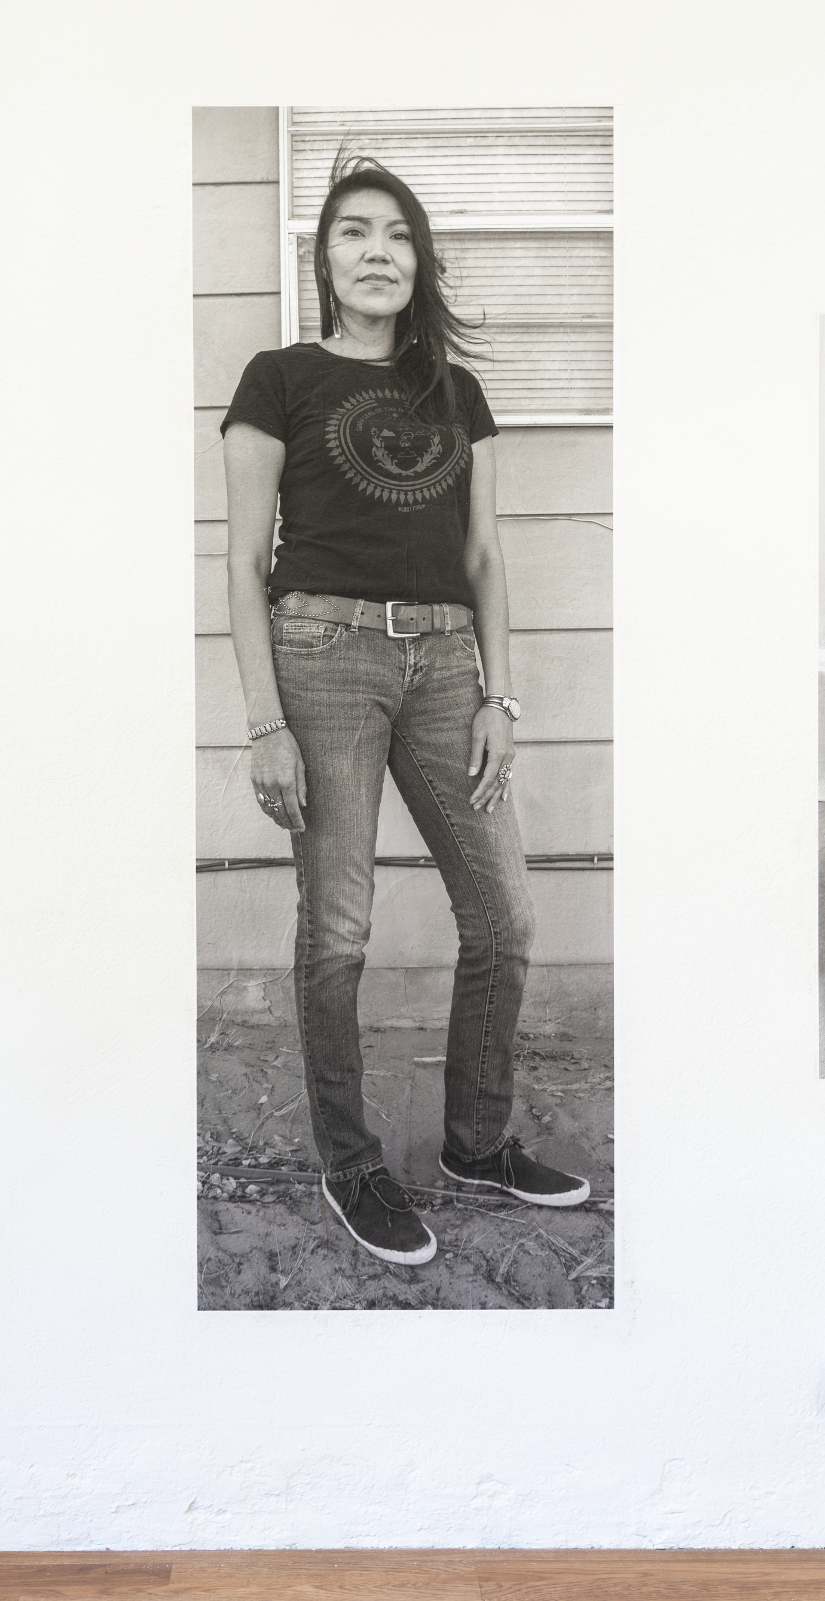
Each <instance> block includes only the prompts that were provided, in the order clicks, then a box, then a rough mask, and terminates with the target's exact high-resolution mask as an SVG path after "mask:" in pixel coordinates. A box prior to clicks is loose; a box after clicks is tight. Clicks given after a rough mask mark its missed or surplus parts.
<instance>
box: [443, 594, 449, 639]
mask: <svg viewBox="0 0 825 1601" xmlns="http://www.w3.org/2000/svg"><path fill="white" fill-rule="evenodd" d="M443 610H444V632H445V634H449V633H450V608H449V606H448V605H447V602H446V601H445V602H444V607H443Z"/></svg>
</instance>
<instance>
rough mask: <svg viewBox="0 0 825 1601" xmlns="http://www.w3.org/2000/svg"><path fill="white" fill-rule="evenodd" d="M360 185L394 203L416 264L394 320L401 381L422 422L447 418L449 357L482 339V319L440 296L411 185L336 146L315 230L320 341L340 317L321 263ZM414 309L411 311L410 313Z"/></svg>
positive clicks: (428, 235) (451, 391) (425, 222)
mask: <svg viewBox="0 0 825 1601" xmlns="http://www.w3.org/2000/svg"><path fill="white" fill-rule="evenodd" d="M359 189H377V190H379V191H380V192H381V193H384V194H390V195H392V196H393V199H395V200H397V202H398V205H399V207H400V209H401V211H402V213H403V215H404V217H405V219H406V222H407V225H408V227H409V230H410V233H411V235H412V243H413V249H414V250H415V254H416V258H417V261H418V270H417V272H416V275H415V285H414V288H413V294H412V299H411V301H410V302H409V304H408V305H406V306H404V307H403V309H402V310H401V311H399V312H398V314H397V316H396V319H395V349H394V350H393V353H392V360H393V362H394V363H395V364H396V366H397V370H398V374H399V377H400V378H401V380H402V382H403V383H404V385H405V387H406V390H407V393H408V397H409V401H410V405H411V407H412V409H413V410H414V411H416V412H418V414H419V415H420V416H421V417H422V418H423V419H424V420H425V421H427V422H446V421H449V420H450V419H451V418H452V417H453V416H454V415H455V388H454V385H453V379H452V374H451V372H450V369H449V366H448V364H447V361H448V356H457V357H460V358H462V359H463V360H465V361H466V359H467V355H468V352H467V350H466V346H467V345H468V344H480V343H486V340H480V339H479V337H478V334H477V332H476V330H477V327H479V326H481V325H480V324H475V323H469V322H466V321H464V320H463V319H462V318H461V317H457V316H456V314H455V312H454V311H452V310H451V308H450V306H449V305H448V304H447V300H446V298H445V290H446V282H447V270H446V267H445V265H444V262H443V260H442V259H441V257H440V256H438V255H437V254H436V250H435V245H434V244H433V236H432V230H431V228H430V220H429V217H428V216H427V213H426V211H425V210H424V207H423V206H422V204H421V201H420V200H419V199H418V198H417V196H416V195H414V194H413V192H412V190H411V189H410V187H409V185H408V184H406V183H404V181H403V179H402V178H397V177H396V175H395V173H394V172H389V171H388V169H387V168H386V167H384V166H382V165H381V162H380V161H376V160H375V157H374V156H351V155H348V154H347V153H346V150H345V146H344V145H342V146H341V147H340V148H339V150H338V154H337V155H336V157H335V161H334V162H333V165H332V171H331V173H330V175H329V189H328V192H327V196H326V199H325V201H324V204H323V206H322V207H321V215H320V217H319V218H318V231H317V233H316V235H315V282H316V285H317V287H318V300H319V303H320V307H321V338H322V339H329V338H330V336H331V334H332V311H333V306H334V307H335V311H336V315H340V312H339V305H338V299H337V296H336V294H335V291H334V289H333V287H332V275H331V273H330V272H329V270H328V267H327V240H328V239H329V231H330V228H331V226H332V224H333V222H334V220H335V217H336V215H337V212H338V208H339V205H340V203H341V201H342V200H343V199H344V197H345V196H346V195H350V194H353V193H355V192H356V191H357V190H359ZM411 308H412V310H411Z"/></svg>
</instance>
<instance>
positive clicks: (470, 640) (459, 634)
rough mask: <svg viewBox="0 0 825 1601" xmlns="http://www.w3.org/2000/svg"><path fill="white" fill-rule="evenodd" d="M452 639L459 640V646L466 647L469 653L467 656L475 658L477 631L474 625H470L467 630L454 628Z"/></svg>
mask: <svg viewBox="0 0 825 1601" xmlns="http://www.w3.org/2000/svg"><path fill="white" fill-rule="evenodd" d="M450 638H451V639H457V640H458V643H459V645H462V646H463V647H464V649H465V651H466V652H467V655H468V656H472V657H475V653H476V636H475V630H474V628H473V625H472V623H468V624H467V626H466V628H454V629H453V630H452V633H451V635H450Z"/></svg>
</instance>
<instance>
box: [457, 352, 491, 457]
mask: <svg viewBox="0 0 825 1601" xmlns="http://www.w3.org/2000/svg"><path fill="white" fill-rule="evenodd" d="M458 371H459V372H460V373H461V385H462V388H463V390H464V401H465V405H466V407H467V414H468V415H467V420H468V428H467V431H468V433H469V436H470V444H471V445H475V444H477V443H478V441H479V439H494V438H495V436H496V434H497V433H498V429H497V427H496V425H495V423H494V421H493V414H492V412H491V411H490V408H489V406H488V405H487V401H486V400H485V398H484V390H483V389H482V387H481V384H480V383H479V381H478V379H477V378H476V377H475V376H474V375H473V373H471V372H468V371H467V369H466V367H460V368H459V369H458Z"/></svg>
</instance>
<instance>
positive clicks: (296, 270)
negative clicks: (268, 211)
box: [280, 106, 613, 427]
mask: <svg viewBox="0 0 825 1601" xmlns="http://www.w3.org/2000/svg"><path fill="white" fill-rule="evenodd" d="M345 137H347V138H350V139H351V142H352V148H353V151H354V152H355V153H363V154H369V155H374V156H376V157H377V158H378V160H379V161H382V162H384V164H385V165H386V166H387V167H389V168H390V169H391V170H392V171H394V172H396V173H397V174H398V176H399V177H401V178H403V179H404V180H405V181H406V182H407V183H409V185H410V187H411V188H412V189H414V190H415V192H416V194H417V195H418V196H419V198H420V199H421V201H422V203H423V204H424V205H425V206H426V208H427V211H428V213H429V215H430V220H431V222H432V225H433V231H434V233H436V234H437V236H438V237H437V245H438V247H439V249H440V250H441V253H442V254H443V256H444V258H445V260H446V263H447V267H448V273H449V280H450V292H451V295H452V296H453V298H454V304H455V308H456V310H457V311H458V312H459V314H461V315H466V316H468V317H470V318H472V319H475V320H478V319H479V318H480V316H481V314H482V313H483V314H484V317H485V327H484V334H485V336H486V338H487V339H488V340H489V346H480V347H478V350H477V351H474V354H473V358H472V363H473V365H474V366H475V367H476V368H477V370H478V372H479V375H480V376H481V378H482V379H483V381H484V383H485V387H486V389H487V394H488V398H489V401H490V405H491V408H492V411H493V415H494V416H495V418H496V421H497V422H498V423H499V425H500V426H504V427H507V426H521V427H524V426H529V425H531V424H534V425H543V426H559V425H564V424H574V425H577V426H579V427H580V426H582V424H587V423H594V424H599V425H601V426H605V425H606V424H609V423H610V421H611V416H610V413H611V396H612V287H613V285H612V239H613V236H612V226H613V217H612V193H613V189H612V172H613V164H612V154H613V140H612V115H611V112H610V111H609V109H604V108H599V107H589V108H584V109H582V108H564V109H553V110H534V109H528V108H517V109H512V108H511V109H504V108H493V109H487V110H460V111H451V112H450V113H449V114H447V113H443V114H439V113H438V112H437V111H428V110H416V109H407V110H369V111H361V110H349V109H345V108H340V109H336V108H333V109H328V110H327V109H323V110H315V109H313V108H310V107H303V106H291V107H286V108H284V109H283V110H282V112H281V140H280V150H281V157H280V159H281V253H282V260H281V268H282V271H281V282H282V285H283V299H282V338H283V343H284V344H291V343H293V342H294V341H295V340H296V339H317V338H318V336H319V331H320V329H319V320H318V302H317V295H316V291H315V279H314V275H313V270H312V255H313V247H314V228H315V222H316V220H317V216H318V213H319V211H320V208H321V205H322V202H323V198H324V195H325V193H326V183H327V176H328V173H329V170H330V167H331V165H332V161H333V157H334V155H335V152H336V150H337V148H338V145H339V143H340V141H341V139H342V138H345Z"/></svg>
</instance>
